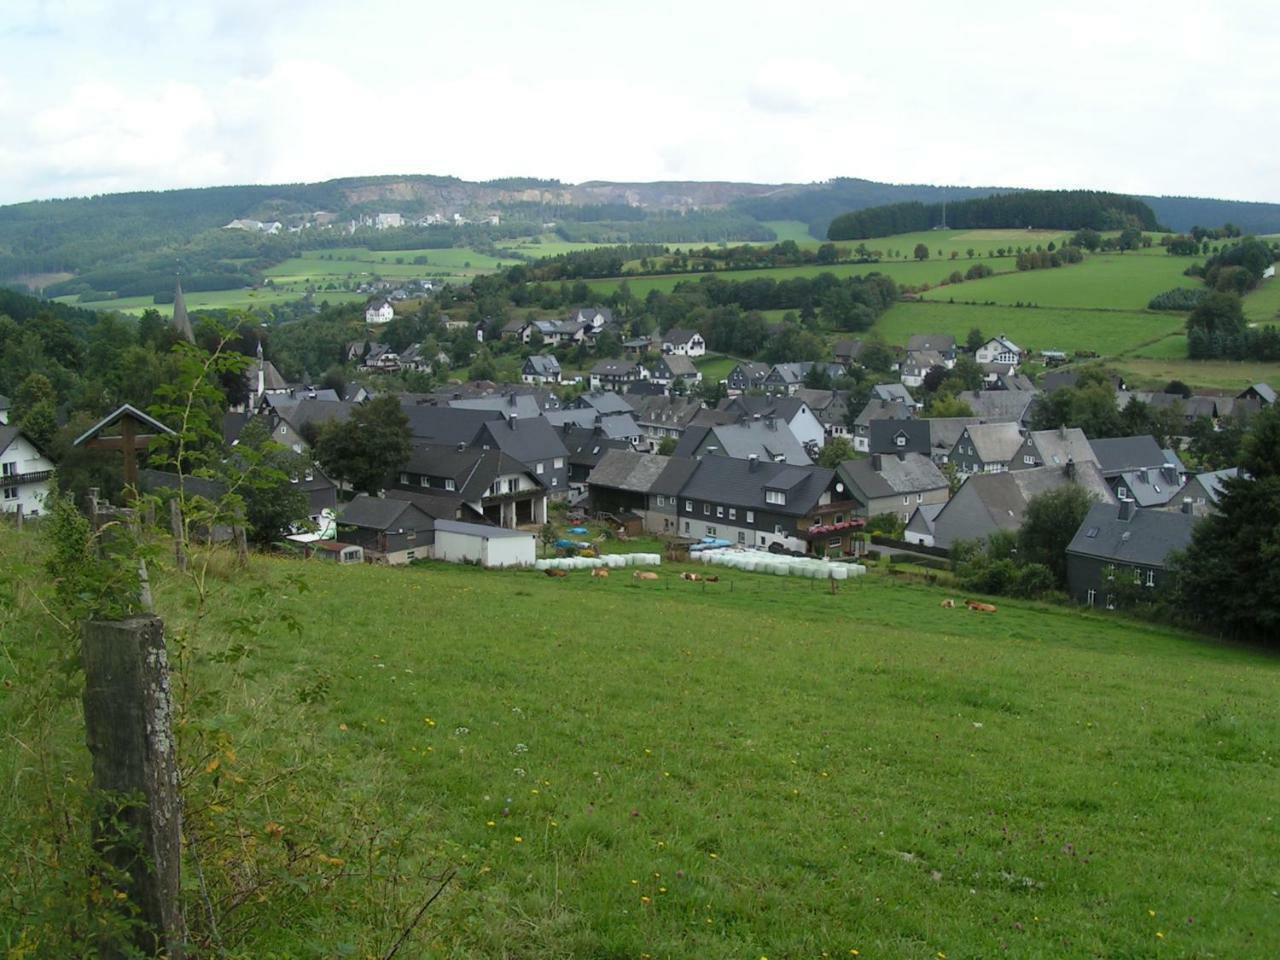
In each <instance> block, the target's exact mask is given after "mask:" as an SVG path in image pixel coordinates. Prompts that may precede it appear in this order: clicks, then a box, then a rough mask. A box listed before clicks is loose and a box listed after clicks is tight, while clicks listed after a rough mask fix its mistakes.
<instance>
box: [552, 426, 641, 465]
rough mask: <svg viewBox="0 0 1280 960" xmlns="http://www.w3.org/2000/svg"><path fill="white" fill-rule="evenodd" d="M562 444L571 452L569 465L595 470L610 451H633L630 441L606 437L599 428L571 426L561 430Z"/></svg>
mask: <svg viewBox="0 0 1280 960" xmlns="http://www.w3.org/2000/svg"><path fill="white" fill-rule="evenodd" d="M560 442H561V443H563V444H564V445H565V448H566V449H567V450H568V451H569V463H570V464H571V465H573V466H575V467H588V468H591V469H594V468H595V466H596V464H598V463H599V462H600V461H601V460H602V459H604V457H605V455H606V454H608V453H609V451H610V450H631V449H633V448H632V446H631V442H630V440H627V439H623V438H619V437H608V436H605V434H604V431H603V430H601V429H600V428H599V427H575V426H573V425H569V426H567V427H563V428H561V430H560Z"/></svg>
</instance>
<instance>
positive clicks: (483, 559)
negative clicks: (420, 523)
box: [432, 520, 536, 567]
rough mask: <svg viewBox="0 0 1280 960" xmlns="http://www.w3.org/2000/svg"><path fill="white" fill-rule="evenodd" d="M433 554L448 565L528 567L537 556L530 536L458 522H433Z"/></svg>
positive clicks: (501, 528) (529, 534) (519, 532)
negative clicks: (470, 564)
mask: <svg viewBox="0 0 1280 960" xmlns="http://www.w3.org/2000/svg"><path fill="white" fill-rule="evenodd" d="M435 528H436V542H435V546H434V547H433V548H432V549H433V555H434V557H435V558H436V559H437V560H445V561H448V562H449V563H479V564H480V566H482V567H531V566H533V561H534V558H535V556H536V546H535V543H534V536H533V534H532V533H525V532H524V531H522V530H508V529H507V528H506V527H486V526H483V525H482V524H478V523H460V522H459V521H457V520H437V521H436V522H435Z"/></svg>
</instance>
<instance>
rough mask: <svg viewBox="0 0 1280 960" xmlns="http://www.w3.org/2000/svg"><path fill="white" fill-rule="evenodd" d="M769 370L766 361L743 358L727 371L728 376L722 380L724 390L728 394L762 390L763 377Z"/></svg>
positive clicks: (767, 374)
mask: <svg viewBox="0 0 1280 960" xmlns="http://www.w3.org/2000/svg"><path fill="white" fill-rule="evenodd" d="M769 370H770V367H769V365H768V364H767V363H754V362H752V361H749V360H744V361H742V362H741V363H739V364H737V365H735V366H734V368H733V369H732V370H730V371H729V376H727V377H726V378H725V381H724V385H725V390H726V392H727V393H728V394H729V395H730V396H734V395H735V394H739V393H747V392H749V391H754V390H763V389H764V381H765V377H767V376H769Z"/></svg>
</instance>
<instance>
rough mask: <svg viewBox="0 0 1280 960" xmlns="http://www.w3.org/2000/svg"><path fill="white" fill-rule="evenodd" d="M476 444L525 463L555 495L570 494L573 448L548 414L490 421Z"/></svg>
mask: <svg viewBox="0 0 1280 960" xmlns="http://www.w3.org/2000/svg"><path fill="white" fill-rule="evenodd" d="M637 429H638V428H637ZM474 446H477V447H480V448H481V449H482V450H488V449H493V450H501V451H502V452H503V453H505V454H506V455H507V456H509V457H511V458H512V459H513V460H516V461H518V462H519V463H522V464H524V466H525V467H526V468H527V469H528V470H529V471H531V472H532V473H533V474H534V476H536V477H537V478H538V481H539V482H540V483H541V484H542V485H543V486H544V487H546V488H547V490H548V491H549V492H550V494H551V496H553V497H558V496H568V493H569V451H568V450H567V449H566V448H565V445H564V443H563V442H562V441H561V440H560V437H559V434H558V433H557V431H556V429H555V427H553V426H552V425H551V424H550V423H549V422H548V421H547V419H546V418H545V417H533V418H530V419H525V420H521V419H520V418H518V417H509V418H508V419H507V421H506V423H505V425H504V424H503V423H502V422H501V421H494V420H490V421H487V422H486V423H484V424H483V425H482V426H481V427H480V432H479V433H478V434H477V436H476V439H475V442H474ZM535 522H538V521H535Z"/></svg>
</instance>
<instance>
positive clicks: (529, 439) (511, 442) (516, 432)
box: [475, 417, 569, 463]
mask: <svg viewBox="0 0 1280 960" xmlns="http://www.w3.org/2000/svg"><path fill="white" fill-rule="evenodd" d="M475 442H476V445H477V446H485V445H492V446H494V447H496V448H498V449H499V450H501V451H502V452H503V453H505V454H507V455H508V456H510V457H514V458H515V459H516V460H519V461H520V462H521V463H532V462H533V461H535V460H550V459H552V458H554V457H567V456H568V455H569V451H568V450H566V449H565V445H564V444H563V443H562V442H561V441H560V437H559V436H557V434H556V429H555V427H553V426H551V424H550V423H548V422H547V419H546V417H535V418H534V419H532V420H516V419H511V420H508V421H506V423H499V422H497V421H493V420H490V421H487V422H486V423H484V424H482V425H481V427H480V432H479V434H477V436H476V441H475Z"/></svg>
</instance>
